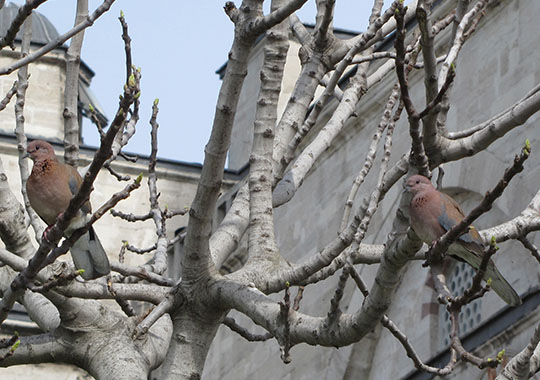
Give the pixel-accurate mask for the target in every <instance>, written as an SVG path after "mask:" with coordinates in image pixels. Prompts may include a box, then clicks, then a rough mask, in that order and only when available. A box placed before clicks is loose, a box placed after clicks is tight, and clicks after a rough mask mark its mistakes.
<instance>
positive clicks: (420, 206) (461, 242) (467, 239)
mask: <svg viewBox="0 0 540 380" xmlns="http://www.w3.org/2000/svg"><path fill="white" fill-rule="evenodd" d="M405 190H406V191H409V192H411V193H412V196H413V197H412V199H411V203H410V208H409V217H410V222H411V228H412V229H413V230H414V232H416V234H417V235H418V237H419V238H420V239H421V240H422V241H423V242H424V243H426V244H431V243H432V242H433V241H435V240H437V239H438V238H439V237H441V236H442V235H444V234H445V233H446V231H448V230H449V229H450V228H452V227H453V226H454V225H456V224H457V223H459V222H461V221H462V220H463V218H464V217H465V214H464V213H463V211H462V210H461V208H460V207H459V205H458V204H457V202H456V201H455V200H454V199H452V198H451V197H450V196H448V195H446V194H444V193H441V192H439V191H437V190H436V189H435V188H434V187H433V185H432V184H431V181H430V180H429V179H427V178H426V177H424V176H421V175H413V176H411V177H410V178H409V179H407V182H406V184H405ZM484 248H485V244H484V241H483V240H482V237H481V236H480V234H479V233H478V231H477V230H476V228H474V227H472V226H471V227H470V228H469V231H468V232H467V233H464V234H462V235H461V236H460V237H459V238H458V239H457V240H456V241H455V242H454V243H452V244H451V245H450V247H449V248H448V254H450V255H451V256H453V257H454V258H456V259H458V260H460V261H465V262H466V263H468V264H469V265H471V266H472V267H473V268H475V269H478V268H479V267H480V263H481V261H482V255H483V254H484ZM488 279H491V288H493V290H494V291H495V293H497V294H498V295H499V297H501V298H502V299H503V300H504V302H506V303H507V304H509V305H511V306H517V305H520V304H521V299H520V298H519V295H518V294H517V293H516V291H515V290H514V289H513V288H512V286H511V285H510V284H509V283H508V282H507V281H506V280H505V278H504V277H503V275H502V274H501V273H500V272H499V270H498V269H497V268H496V267H495V263H494V262H493V260H491V259H490V260H489V263H488V266H487V270H486V274H485V276H484V280H486V281H487V280H488Z"/></svg>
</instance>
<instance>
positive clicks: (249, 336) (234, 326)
mask: <svg viewBox="0 0 540 380" xmlns="http://www.w3.org/2000/svg"><path fill="white" fill-rule="evenodd" d="M223 324H224V325H225V326H227V327H228V328H230V329H231V330H232V331H234V332H235V333H237V334H238V335H240V336H241V337H242V338H244V339H245V340H247V341H248V342H264V341H267V340H268V339H270V338H273V337H274V336H273V335H272V334H271V333H269V332H266V333H264V334H253V333H251V332H249V330H248V329H246V328H244V327H242V326H240V325H239V324H238V323H237V322H236V321H235V320H234V318H231V317H225V319H224V320H223Z"/></svg>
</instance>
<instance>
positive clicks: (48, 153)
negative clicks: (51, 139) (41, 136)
mask: <svg viewBox="0 0 540 380" xmlns="http://www.w3.org/2000/svg"><path fill="white" fill-rule="evenodd" d="M25 156H26V157H30V159H31V160H32V161H34V162H35V161H39V160H43V159H48V158H54V157H55V155H54V149H53V147H52V145H51V144H49V143H48V142H46V141H43V140H34V141H32V142H31V143H30V144H28V147H27V148H26V155H25Z"/></svg>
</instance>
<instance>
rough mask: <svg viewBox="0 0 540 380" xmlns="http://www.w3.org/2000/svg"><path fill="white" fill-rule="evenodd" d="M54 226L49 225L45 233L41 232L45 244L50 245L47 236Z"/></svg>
mask: <svg viewBox="0 0 540 380" xmlns="http://www.w3.org/2000/svg"><path fill="white" fill-rule="evenodd" d="M53 226H54V224H52V225H50V226H47V228H45V231H43V237H42V238H43V239H44V240H45V241H46V242H47V243H50V242H51V241H50V240H49V237H48V236H47V235H48V234H49V231H50V230H51V228H53Z"/></svg>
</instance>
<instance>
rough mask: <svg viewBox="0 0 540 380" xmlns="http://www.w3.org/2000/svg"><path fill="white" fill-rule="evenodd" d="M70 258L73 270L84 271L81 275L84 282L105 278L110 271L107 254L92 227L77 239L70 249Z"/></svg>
mask: <svg viewBox="0 0 540 380" xmlns="http://www.w3.org/2000/svg"><path fill="white" fill-rule="evenodd" d="M71 257H72V258H73V262H74V263H75V268H77V269H84V273H82V274H81V276H82V278H84V279H85V280H92V279H94V278H98V277H101V276H105V275H106V274H108V273H109V272H110V271H111V267H110V264H109V259H108V258H107V254H106V253H105V250H104V249H103V246H102V245H101V242H100V241H99V239H98V237H97V235H96V232H95V231H94V228H93V227H90V229H89V230H88V232H87V233H85V234H84V235H83V236H81V237H80V238H79V240H77V241H76V242H75V244H73V246H72V247H71Z"/></svg>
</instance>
